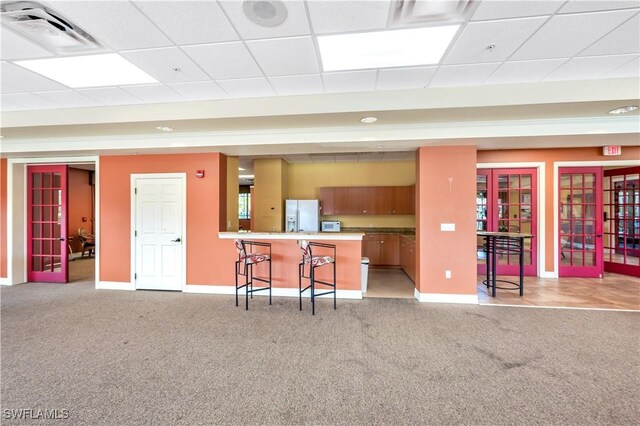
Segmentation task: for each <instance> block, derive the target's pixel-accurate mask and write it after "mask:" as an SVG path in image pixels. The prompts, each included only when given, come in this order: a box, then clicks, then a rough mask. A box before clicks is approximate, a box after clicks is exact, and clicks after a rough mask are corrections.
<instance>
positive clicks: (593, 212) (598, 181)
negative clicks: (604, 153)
mask: <svg viewBox="0 0 640 426" xmlns="http://www.w3.org/2000/svg"><path fill="white" fill-rule="evenodd" d="M559 175H560V176H559V178H560V181H559V182H558V184H559V185H560V190H559V196H560V200H559V201H560V202H559V203H558V205H559V208H560V211H559V212H558V214H559V216H558V217H559V218H560V232H559V238H560V241H559V247H560V249H559V250H558V251H559V253H558V256H559V257H560V259H559V263H560V268H559V271H558V272H559V275H560V276H561V277H588V278H595V277H602V273H603V259H602V167H564V168H560V169H559Z"/></svg>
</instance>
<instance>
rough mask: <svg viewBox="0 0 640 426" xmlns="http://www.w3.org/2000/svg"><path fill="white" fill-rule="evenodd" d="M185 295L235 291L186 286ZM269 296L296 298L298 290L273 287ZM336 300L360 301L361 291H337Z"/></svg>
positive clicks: (260, 294)
mask: <svg viewBox="0 0 640 426" xmlns="http://www.w3.org/2000/svg"><path fill="white" fill-rule="evenodd" d="M323 291H324V290H323V289H321V290H318V292H323ZM183 292H185V293H201V294H227V295H228V294H236V289H235V287H234V286H232V285H228V286H227V285H197V284H187V285H186V286H185V288H184V290H183ZM240 294H244V293H243V290H242V289H241V290H240ZM253 295H254V296H268V295H269V292H268V291H259V292H256V293H254V294H253ZM271 295H272V296H273V297H298V289H297V288H278V287H274V288H273V289H272V290H271ZM309 296H310V295H309V291H306V292H304V294H303V295H302V297H305V298H308V297H309ZM318 297H333V295H326V296H318ZM336 298H338V299H354V300H360V299H362V291H360V290H338V292H337V293H336Z"/></svg>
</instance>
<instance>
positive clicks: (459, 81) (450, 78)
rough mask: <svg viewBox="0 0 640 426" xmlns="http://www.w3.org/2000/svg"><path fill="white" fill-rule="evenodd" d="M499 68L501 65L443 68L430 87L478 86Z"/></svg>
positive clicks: (450, 66)
mask: <svg viewBox="0 0 640 426" xmlns="http://www.w3.org/2000/svg"><path fill="white" fill-rule="evenodd" d="M499 66H500V64H499V63H491V64H473V65H449V66H441V67H440V68H438V72H437V73H436V75H435V77H433V80H431V83H429V87H448V86H477V85H480V84H482V82H483V81H484V80H485V79H486V78H487V77H489V75H491V73H492V72H493V71H495V70H496V68H498V67H499Z"/></svg>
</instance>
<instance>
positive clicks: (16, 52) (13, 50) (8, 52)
mask: <svg viewBox="0 0 640 426" xmlns="http://www.w3.org/2000/svg"><path fill="white" fill-rule="evenodd" d="M0 42H1V43H2V44H1V45H0V55H1V56H2V59H35V58H47V57H50V56H53V54H52V53H50V52H49V51H48V50H46V49H44V48H42V47H40V46H38V45H37V44H35V43H32V42H30V41H28V40H26V39H24V38H22V37H20V36H19V35H17V34H14V33H13V32H12V31H9V30H5V29H4V27H3V28H2V31H1V32H0Z"/></svg>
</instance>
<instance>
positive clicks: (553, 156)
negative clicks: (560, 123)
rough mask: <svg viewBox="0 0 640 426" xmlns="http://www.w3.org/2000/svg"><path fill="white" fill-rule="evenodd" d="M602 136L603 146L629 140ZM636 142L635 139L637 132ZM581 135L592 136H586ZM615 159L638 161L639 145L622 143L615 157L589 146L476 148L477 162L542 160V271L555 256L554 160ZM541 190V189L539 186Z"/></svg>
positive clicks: (626, 136) (560, 139) (548, 269)
mask: <svg viewBox="0 0 640 426" xmlns="http://www.w3.org/2000/svg"><path fill="white" fill-rule="evenodd" d="M616 136H617V137H614V136H606V137H602V138H603V139H602V145H603V146H604V145H616V144H620V143H622V142H628V139H629V138H628V136H629V135H616ZM632 137H635V140H636V143H638V142H640V141H638V136H637V135H634V136H633V135H632ZM583 138H585V139H586V138H593V137H592V136H585V137H583ZM556 139H557V141H558V144H559V145H561V144H562V141H563V138H561V137H557V138H556ZM612 160H613V161H615V160H635V161H639V162H640V147H639V146H623V147H622V155H620V156H615V157H605V156H604V155H602V148H601V147H592V148H565V149H533V150H532V149H527V150H523V149H520V150H516V149H514V150H497V151H478V163H479V164H481V163H519V162H541V163H542V162H543V163H545V188H544V191H545V192H544V195H545V211H544V212H543V213H544V215H545V218H546V226H545V229H544V233H545V234H544V235H545V248H544V251H545V265H543V266H544V268H543V270H545V271H553V264H554V259H555V250H554V238H553V217H554V213H555V212H554V210H553V188H554V186H555V184H556V182H555V181H554V179H553V165H554V162H559V161H612ZM541 189H542V188H541Z"/></svg>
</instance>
